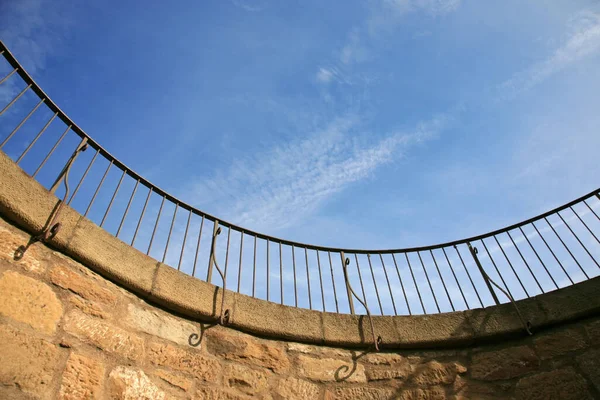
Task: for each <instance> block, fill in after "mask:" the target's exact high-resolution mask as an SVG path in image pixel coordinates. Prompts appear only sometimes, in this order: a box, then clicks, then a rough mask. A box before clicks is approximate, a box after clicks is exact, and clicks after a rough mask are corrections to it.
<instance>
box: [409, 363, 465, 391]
mask: <svg viewBox="0 0 600 400" xmlns="http://www.w3.org/2000/svg"><path fill="white" fill-rule="evenodd" d="M465 372H467V369H466V368H465V367H464V366H462V365H460V364H458V363H446V364H442V363H439V362H437V361H430V362H428V363H427V364H423V365H421V366H419V367H417V369H416V371H415V373H414V374H413V376H412V381H413V382H414V383H415V384H416V385H418V386H432V385H449V384H451V383H453V382H454V379H456V375H457V374H463V373H465Z"/></svg>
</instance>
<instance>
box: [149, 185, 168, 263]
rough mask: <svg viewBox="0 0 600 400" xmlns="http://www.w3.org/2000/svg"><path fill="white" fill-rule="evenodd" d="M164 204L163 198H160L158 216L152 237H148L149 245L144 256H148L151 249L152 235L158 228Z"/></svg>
mask: <svg viewBox="0 0 600 400" xmlns="http://www.w3.org/2000/svg"><path fill="white" fill-rule="evenodd" d="M164 204H165V196H163V197H162V201H161V202H160V208H159V209H158V215H157V216H156V222H155V223H154V229H153V230H152V236H151V237H150V244H149V245H148V251H147V252H146V254H150V249H152V242H153V241H154V235H155V234H156V228H158V222H159V221H160V214H161V213H162V209H163V205H164Z"/></svg>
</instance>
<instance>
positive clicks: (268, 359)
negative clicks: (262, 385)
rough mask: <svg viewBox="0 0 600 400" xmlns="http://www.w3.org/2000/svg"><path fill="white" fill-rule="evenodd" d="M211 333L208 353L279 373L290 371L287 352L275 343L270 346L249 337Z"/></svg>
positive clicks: (220, 332)
mask: <svg viewBox="0 0 600 400" xmlns="http://www.w3.org/2000/svg"><path fill="white" fill-rule="evenodd" d="M209 332H210V333H209V337H208V339H209V340H208V345H207V348H208V351H209V352H211V353H212V354H214V355H216V356H218V357H222V358H225V359H228V360H236V361H241V362H244V363H248V364H253V365H258V366H261V367H265V368H268V369H270V370H272V371H274V372H278V373H281V372H284V371H286V370H288V369H289V366H290V362H289V360H288V358H287V356H286V354H285V352H284V351H283V350H282V349H281V348H280V347H278V345H277V344H275V343H272V344H271V345H268V344H266V343H265V342H263V341H259V340H257V339H254V338H252V337H251V336H248V335H238V334H235V333H226V332H223V331H219V334H218V335H216V334H212V331H209Z"/></svg>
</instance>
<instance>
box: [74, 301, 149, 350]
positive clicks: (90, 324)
mask: <svg viewBox="0 0 600 400" xmlns="http://www.w3.org/2000/svg"><path fill="white" fill-rule="evenodd" d="M64 329H65V331H66V332H67V333H70V334H71V335H73V336H75V337H77V338H79V339H80V340H82V341H84V342H86V343H90V344H92V345H94V346H97V347H99V348H101V349H102V350H105V351H108V352H111V353H115V354H117V355H120V356H122V357H125V358H128V359H130V360H138V359H140V358H141V357H142V356H143V354H144V340H143V339H142V338H141V337H139V336H137V335H135V334H133V333H131V332H127V331H125V330H123V329H121V328H119V327H117V326H115V325H112V324H110V323H107V322H105V321H103V320H100V319H97V318H92V317H90V316H88V315H86V314H83V313H81V312H79V311H76V310H73V311H71V312H70V313H69V314H68V315H67V317H66V319H65V325H64Z"/></svg>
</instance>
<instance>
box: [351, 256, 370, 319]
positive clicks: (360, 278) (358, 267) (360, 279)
mask: <svg viewBox="0 0 600 400" xmlns="http://www.w3.org/2000/svg"><path fill="white" fill-rule="evenodd" d="M354 260H355V261H356V270H357V271H358V280H359V281H360V290H361V292H362V295H363V299H365V304H366V305H367V307H369V301H368V300H367V295H366V294H365V286H364V285H363V279H362V274H361V272H360V264H359V263H358V256H357V255H356V253H354ZM365 312H366V310H365Z"/></svg>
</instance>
